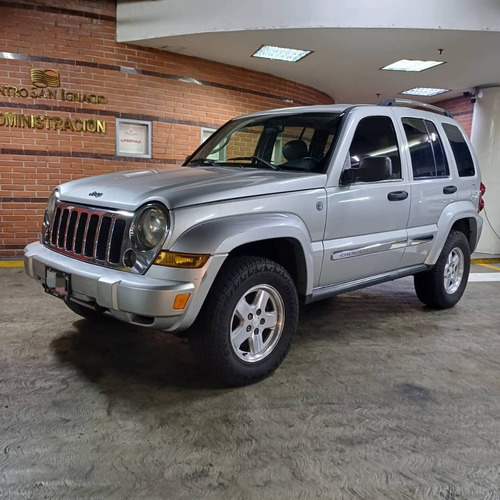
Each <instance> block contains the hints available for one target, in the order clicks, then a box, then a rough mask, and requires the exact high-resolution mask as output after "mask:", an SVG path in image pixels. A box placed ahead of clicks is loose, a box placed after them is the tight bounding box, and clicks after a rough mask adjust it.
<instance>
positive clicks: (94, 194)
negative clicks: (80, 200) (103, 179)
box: [89, 191, 102, 198]
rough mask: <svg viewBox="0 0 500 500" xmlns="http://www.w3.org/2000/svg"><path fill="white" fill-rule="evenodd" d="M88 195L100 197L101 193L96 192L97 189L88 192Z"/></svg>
mask: <svg viewBox="0 0 500 500" xmlns="http://www.w3.org/2000/svg"><path fill="white" fill-rule="evenodd" d="M89 196H94V197H95V198H100V197H101V196H102V193H98V192H97V191H94V192H93V193H89Z"/></svg>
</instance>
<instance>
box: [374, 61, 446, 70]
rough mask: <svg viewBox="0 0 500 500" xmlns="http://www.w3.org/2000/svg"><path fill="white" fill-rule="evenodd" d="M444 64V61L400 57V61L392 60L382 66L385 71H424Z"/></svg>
mask: <svg viewBox="0 0 500 500" xmlns="http://www.w3.org/2000/svg"><path fill="white" fill-rule="evenodd" d="M440 64H444V61H420V60H418V59H401V60H400V61H396V62H393V63H392V64H389V65H387V66H384V67H383V68H380V69H383V70H385V71H424V70H426V69H429V68H434V67H435V66H439V65H440Z"/></svg>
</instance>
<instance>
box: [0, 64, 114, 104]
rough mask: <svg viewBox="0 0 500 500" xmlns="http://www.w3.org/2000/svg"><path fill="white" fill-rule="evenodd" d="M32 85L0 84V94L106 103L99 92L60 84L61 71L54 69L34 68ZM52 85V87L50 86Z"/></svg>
mask: <svg viewBox="0 0 500 500" xmlns="http://www.w3.org/2000/svg"><path fill="white" fill-rule="evenodd" d="M30 75H31V87H16V86H14V85H0V95H1V96H4V97H18V98H28V97H31V98H32V99H58V100H61V101H66V102H83V103H89V104H106V102H107V100H106V97H105V96H103V95H99V94H86V93H85V92H74V91H70V90H67V89H64V88H57V87H59V86H60V76H59V73H58V72H57V71H55V70H53V69H45V70H42V69H32V70H31V73H30ZM48 87H51V88H48Z"/></svg>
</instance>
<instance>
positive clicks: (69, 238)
mask: <svg viewBox="0 0 500 500" xmlns="http://www.w3.org/2000/svg"><path fill="white" fill-rule="evenodd" d="M77 217H78V212H77V211H76V210H73V211H72V212H71V215H70V216H69V223H68V231H67V232H66V245H65V246H64V248H65V249H66V250H67V251H68V252H71V251H72V250H73V239H74V236H75V226H76V218H77Z"/></svg>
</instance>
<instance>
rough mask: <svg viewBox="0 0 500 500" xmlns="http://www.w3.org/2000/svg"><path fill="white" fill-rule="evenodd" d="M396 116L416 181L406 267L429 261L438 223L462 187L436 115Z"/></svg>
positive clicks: (409, 113) (404, 112) (403, 112)
mask: <svg viewBox="0 0 500 500" xmlns="http://www.w3.org/2000/svg"><path fill="white" fill-rule="evenodd" d="M395 114H396V116H398V117H399V120H398V122H399V123H398V125H399V126H400V127H401V128H402V131H403V133H404V135H405V139H406V145H405V148H404V150H403V152H402V153H403V155H405V156H406V159H407V161H408V163H409V165H410V176H411V178H412V189H411V207H412V208H411V213H410V217H409V220H408V247H407V249H406V251H405V255H404V258H403V262H402V265H403V267H406V266H412V265H417V264H422V263H423V262H424V261H425V259H426V257H427V255H428V254H429V252H430V250H431V248H432V245H433V240H434V238H435V236H436V234H437V232H438V228H437V223H438V220H439V218H440V217H441V214H442V213H443V210H445V209H446V206H447V205H448V204H450V203H453V202H455V201H456V200H457V190H458V188H457V183H456V175H452V174H453V172H452V169H451V166H450V165H449V163H448V160H447V157H446V154H445V149H444V146H443V139H442V137H441V135H442V134H441V132H440V131H439V130H438V128H437V127H436V125H435V120H434V118H433V114H431V113H425V112H421V111H414V110H409V109H396V110H395Z"/></svg>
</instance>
